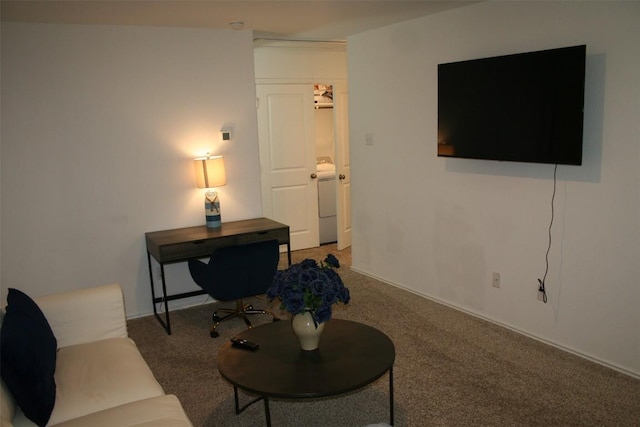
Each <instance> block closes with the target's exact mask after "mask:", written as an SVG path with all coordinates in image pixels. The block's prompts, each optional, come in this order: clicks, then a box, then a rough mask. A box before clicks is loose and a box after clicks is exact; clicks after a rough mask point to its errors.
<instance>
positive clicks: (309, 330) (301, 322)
mask: <svg viewBox="0 0 640 427" xmlns="http://www.w3.org/2000/svg"><path fill="white" fill-rule="evenodd" d="M291 329H293V333H294V334H296V335H297V337H298V339H299V340H300V348H302V349H303V350H305V351H311V350H315V349H317V348H318V344H319V342H320V335H322V331H323V330H324V323H319V324H318V327H316V325H315V323H314V322H313V317H312V316H311V313H309V312H308V311H305V312H303V313H300V314H296V315H294V316H293V318H292V319H291Z"/></svg>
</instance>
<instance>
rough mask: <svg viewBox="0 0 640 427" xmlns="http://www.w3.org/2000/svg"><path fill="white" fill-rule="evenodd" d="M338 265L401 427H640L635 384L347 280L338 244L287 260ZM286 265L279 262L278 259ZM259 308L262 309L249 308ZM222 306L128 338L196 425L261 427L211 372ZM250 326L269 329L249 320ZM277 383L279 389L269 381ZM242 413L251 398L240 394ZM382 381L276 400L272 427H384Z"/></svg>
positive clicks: (370, 283)
mask: <svg viewBox="0 0 640 427" xmlns="http://www.w3.org/2000/svg"><path fill="white" fill-rule="evenodd" d="M327 252H331V253H334V254H336V255H337V256H338V258H339V259H340V261H341V263H342V264H343V266H342V268H341V269H340V270H338V271H339V272H340V274H341V276H342V279H343V281H344V283H345V284H346V285H347V287H348V288H349V289H350V291H351V296H352V300H351V303H350V304H349V305H348V306H345V307H342V308H337V309H336V310H335V311H334V317H336V318H342V319H348V320H355V321H358V322H362V323H365V324H368V325H371V326H374V327H376V328H378V329H379V330H381V331H383V332H384V333H385V334H387V335H388V336H389V337H390V338H391V339H392V340H393V342H394V344H395V346H396V361H395V365H394V389H395V425H396V426H424V425H436V426H463V425H464V426H467V425H474V426H571V425H576V426H640V380H637V379H634V378H632V377H629V376H626V375H624V374H622V373H619V372H617V371H615V370H612V369H609V368H607V367H604V366H601V365H599V364H596V363H592V362H590V361H588V360H585V359H582V358H580V357H578V356H575V355H572V354H570V353H567V352H564V351H562V350H560V349H557V348H555V347H551V346H548V345H545V344H543V343H541V342H538V341H536V340H533V339H530V338H528V337H525V336H523V335H520V334H518V333H515V332H513V331H511V330H508V329H506V328H503V327H500V326H498V325H495V324H493V323H490V322H487V321H485V320H482V319H478V318H476V317H473V316H470V315H468V314H465V313H462V312H460V311H457V310H455V309H452V308H450V307H446V306H444V305H441V304H438V303H435V302H433V301H431V300H428V299H426V298H422V297H420V296H417V295H415V294H412V293H410V292H407V291H405V290H402V289H398V288H396V287H393V286H390V285H388V284H385V283H382V282H380V281H377V280H374V279H372V278H370V277H367V276H365V275H362V274H359V273H356V272H354V271H351V270H350V264H351V256H350V251H349V250H348V249H347V250H345V251H337V250H336V249H335V245H326V246H321V247H320V248H314V249H310V250H304V251H296V252H293V261H294V262H298V261H300V260H302V259H304V258H307V257H310V258H315V259H317V260H319V259H322V258H323V257H324V254H325V253H327ZM281 258H282V259H281V265H282V266H284V263H283V261H284V259H286V256H282V257H281ZM248 302H252V303H253V305H254V306H256V307H265V306H267V305H268V302H267V301H266V300H265V299H264V298H258V297H256V298H253V299H251V300H250V301H248ZM228 305H229V304H228V303H227V304H223V303H206V304H202V305H199V306H196V307H192V308H188V309H183V310H177V311H172V312H171V323H172V329H173V333H172V335H167V334H166V333H165V332H164V330H163V329H162V327H161V326H160V324H159V323H158V322H157V320H156V319H155V318H154V317H153V316H148V317H144V318H138V319H132V320H130V321H129V334H130V336H131V338H133V339H134V340H135V342H136V343H137V345H138V347H139V349H140V351H141V352H142V355H143V356H144V358H145V360H146V361H147V363H148V364H149V366H150V367H151V369H152V371H153V372H154V374H155V375H156V378H157V379H158V381H159V382H160V384H162V386H163V387H164V389H165V391H166V392H167V393H172V394H176V395H177V396H178V398H179V399H180V401H181V402H182V404H183V406H184V409H185V411H186V412H187V414H188V415H189V417H190V418H191V420H192V422H193V424H194V426H198V427H199V426H216V427H217V426H260V425H265V419H264V406H263V405H262V404H261V403H257V404H255V405H252V406H250V407H249V408H248V409H247V410H246V411H244V412H243V413H241V414H240V415H236V414H235V411H234V399H233V388H232V387H231V385H229V384H228V383H227V382H226V381H225V380H224V379H222V378H221V377H220V375H219V373H218V371H217V369H216V353H217V351H218V348H219V347H220V345H221V344H222V343H225V342H226V341H228V340H229V339H230V338H231V337H232V336H234V335H235V334H236V333H237V332H239V331H241V330H243V328H244V323H243V322H242V321H241V320H238V319H235V320H232V321H229V322H225V323H224V324H223V325H221V326H220V327H219V332H220V337H218V338H215V339H212V338H210V337H209V325H210V321H211V314H212V312H213V311H214V310H215V308H216V307H220V306H228ZM253 319H255V320H254V325H259V324H262V323H266V322H270V321H271V317H270V316H268V315H259V316H255V317H253ZM274 381H277V378H274ZM240 398H241V401H242V402H247V401H249V400H250V399H251V398H252V396H249V395H246V394H242V393H241V395H240ZM388 399H389V397H388V377H387V376H386V375H385V376H383V377H382V378H380V379H379V380H378V381H376V382H374V383H373V384H371V385H369V386H367V387H365V388H364V389H361V390H359V391H356V392H352V393H349V394H347V395H342V396H338V397H333V398H325V399H317V400H304V401H291V400H272V401H271V416H272V422H273V426H366V425H369V424H376V423H388V422H389V406H388V402H389V400H388Z"/></svg>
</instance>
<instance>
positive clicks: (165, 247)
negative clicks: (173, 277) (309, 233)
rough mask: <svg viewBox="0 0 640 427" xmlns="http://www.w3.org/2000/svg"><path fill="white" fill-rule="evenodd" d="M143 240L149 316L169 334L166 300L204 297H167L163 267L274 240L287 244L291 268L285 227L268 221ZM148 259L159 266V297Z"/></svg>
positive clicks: (183, 230)
mask: <svg viewBox="0 0 640 427" xmlns="http://www.w3.org/2000/svg"><path fill="white" fill-rule="evenodd" d="M145 237H146V241H147V261H148V263H149V280H150V283H151V300H152V303H153V314H154V315H155V316H156V318H157V319H158V321H159V322H160V324H161V325H162V326H163V327H164V329H165V330H166V331H167V334H169V335H170V334H171V322H170V320H169V301H173V300H176V299H180V298H187V297H192V296H196V295H203V294H205V291H204V290H197V291H192V292H184V293H180V294H174V295H167V284H166V281H165V274H164V266H165V264H172V263H176V262H185V261H187V260H189V259H192V258H205V257H208V256H211V254H212V253H213V252H214V251H215V250H216V249H218V248H222V247H224V246H237V245H242V244H248V243H256V242H264V241H265V240H278V243H279V244H281V245H287V258H288V261H289V265H291V241H290V239H289V226H288V225H284V224H280V223H279V222H276V221H273V220H270V219H268V218H255V219H248V220H244V221H234V222H225V223H223V224H222V226H221V227H220V228H207V227H206V226H205V225H200V226H196V227H187V228H177V229H174V230H163V231H153V232H149V233H145ZM151 257H153V258H154V259H155V260H156V261H157V262H158V264H160V275H161V277H162V296H158V297H156V291H155V283H154V280H153V269H152V266H151ZM157 303H164V312H165V319H164V320H163V319H162V317H161V316H160V314H159V313H158V310H157V308H156V304H157Z"/></svg>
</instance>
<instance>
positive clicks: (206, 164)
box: [193, 156, 227, 228]
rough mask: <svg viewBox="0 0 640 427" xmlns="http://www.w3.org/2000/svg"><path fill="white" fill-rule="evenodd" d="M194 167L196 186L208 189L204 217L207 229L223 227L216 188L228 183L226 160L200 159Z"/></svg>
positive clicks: (205, 195)
mask: <svg viewBox="0 0 640 427" xmlns="http://www.w3.org/2000/svg"><path fill="white" fill-rule="evenodd" d="M193 165H194V167H195V170H196V186H197V187H198V188H206V189H207V192H206V193H205V194H204V215H205V218H206V221H207V227H209V228H218V227H220V226H221V225H222V220H221V217H220V198H219V197H218V192H217V191H216V190H215V188H214V187H221V186H223V185H225V184H226V182H227V178H226V174H225V170H224V160H223V159H222V156H207V157H199V158H197V159H195V160H194V161H193Z"/></svg>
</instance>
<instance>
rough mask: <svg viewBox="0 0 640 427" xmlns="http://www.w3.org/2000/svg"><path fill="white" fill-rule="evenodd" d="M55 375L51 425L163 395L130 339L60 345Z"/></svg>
mask: <svg viewBox="0 0 640 427" xmlns="http://www.w3.org/2000/svg"><path fill="white" fill-rule="evenodd" d="M55 377H56V384H57V386H58V388H57V395H56V405H55V407H54V408H53V413H52V414H51V419H50V421H49V422H50V424H51V425H55V424H57V423H61V422H64V421H67V420H70V419H73V418H77V417H81V416H84V415H87V414H92V413H94V412H97V411H102V410H104V409H109V408H113V407H116V406H120V405H123V404H126V403H129V402H133V401H136V400H140V399H146V398H149V397H155V396H161V395H163V394H164V391H163V389H162V387H161V386H160V384H159V383H158V382H157V381H156V379H155V377H154V376H153V374H152V373H151V370H150V369H149V367H148V366H147V364H146V363H145V361H144V359H143V358H142V355H141V354H140V352H139V351H138V348H137V347H136V345H135V343H134V342H133V341H132V340H131V339H130V338H111V339H107V340H102V341H95V342H92V343H87V344H77V345H72V346H68V347H62V348H60V350H59V351H58V364H57V367H56V374H55ZM114 425H117V424H114Z"/></svg>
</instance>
